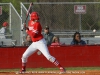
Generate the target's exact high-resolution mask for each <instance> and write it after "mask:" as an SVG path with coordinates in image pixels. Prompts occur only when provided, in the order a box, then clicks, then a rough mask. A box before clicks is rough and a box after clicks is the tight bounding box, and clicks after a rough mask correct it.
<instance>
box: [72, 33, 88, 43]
mask: <svg viewBox="0 0 100 75" xmlns="http://www.w3.org/2000/svg"><path fill="white" fill-rule="evenodd" d="M71 45H86V42H85V41H84V40H81V35H80V33H79V32H75V33H74V36H73V40H72V42H71Z"/></svg>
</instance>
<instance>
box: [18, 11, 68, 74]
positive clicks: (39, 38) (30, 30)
mask: <svg viewBox="0 0 100 75" xmlns="http://www.w3.org/2000/svg"><path fill="white" fill-rule="evenodd" d="M38 20H39V15H38V13H37V12H32V13H31V14H30V20H29V22H28V27H26V28H25V29H26V33H27V34H28V35H30V36H31V39H32V41H33V43H32V44H31V45H30V46H29V47H28V48H27V49H26V51H25V52H24V54H23V55H22V68H21V71H20V73H25V72H26V63H27V59H28V57H29V56H30V55H32V54H33V53H35V52H36V50H37V49H38V50H40V51H41V53H42V54H43V55H44V56H45V57H46V58H47V59H48V60H49V61H50V62H52V63H53V64H55V65H56V66H58V68H59V69H60V73H65V72H66V71H65V69H64V68H63V67H62V66H61V65H60V63H59V62H58V61H57V59H56V58H55V57H53V56H51V55H50V53H49V50H48V48H47V45H46V41H45V39H44V38H43V35H42V34H41V32H42V27H41V24H40V23H39V21H38ZM24 25H25V24H24ZM25 26H26V25H25Z"/></svg>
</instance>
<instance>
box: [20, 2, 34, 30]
mask: <svg viewBox="0 0 100 75" xmlns="http://www.w3.org/2000/svg"><path fill="white" fill-rule="evenodd" d="M32 5H33V2H31V3H30V5H29V8H28V11H27V14H26V18H25V21H24V23H26V21H27V18H28V16H29V14H31V12H30V11H31V8H32ZM24 29H26V25H25V24H24V26H23V28H22V30H21V31H23V30H24Z"/></svg>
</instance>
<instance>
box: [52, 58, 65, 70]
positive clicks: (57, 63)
mask: <svg viewBox="0 0 100 75" xmlns="http://www.w3.org/2000/svg"><path fill="white" fill-rule="evenodd" d="M53 63H54V64H55V65H56V66H57V67H58V68H63V67H62V66H61V65H60V63H59V62H58V61H57V60H55V61H54V62H53Z"/></svg>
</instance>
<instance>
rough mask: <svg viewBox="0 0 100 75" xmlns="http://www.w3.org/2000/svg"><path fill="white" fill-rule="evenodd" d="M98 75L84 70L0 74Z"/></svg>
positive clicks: (1, 73)
mask: <svg viewBox="0 0 100 75" xmlns="http://www.w3.org/2000/svg"><path fill="white" fill-rule="evenodd" d="M59 74H63V75H100V71H99V70H86V71H66V73H60V72H58V71H32V72H31V71H30V72H26V73H23V74H20V73H19V72H0V75H59Z"/></svg>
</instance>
